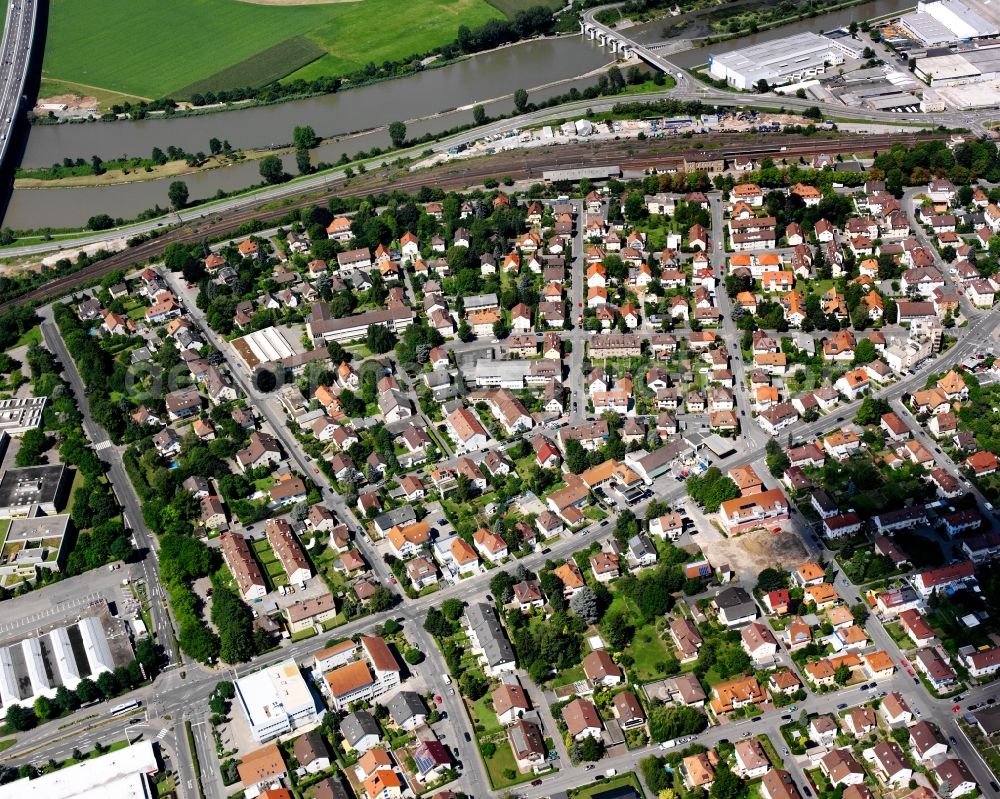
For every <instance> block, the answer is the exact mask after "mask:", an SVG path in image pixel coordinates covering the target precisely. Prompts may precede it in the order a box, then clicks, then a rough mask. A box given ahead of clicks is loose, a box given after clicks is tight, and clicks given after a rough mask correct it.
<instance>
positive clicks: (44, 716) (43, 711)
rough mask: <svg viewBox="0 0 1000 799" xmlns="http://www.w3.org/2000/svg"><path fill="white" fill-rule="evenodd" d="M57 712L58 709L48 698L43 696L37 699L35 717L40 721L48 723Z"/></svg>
mask: <svg viewBox="0 0 1000 799" xmlns="http://www.w3.org/2000/svg"><path fill="white" fill-rule="evenodd" d="M55 712H56V708H55V706H54V705H53V704H52V700H51V699H49V698H48V697H47V696H44V695H43V696H39V697H38V698H37V699H35V715H36V716H37V717H38V720H39V721H48V720H49V719H50V718H52V717H53V716H54V715H55Z"/></svg>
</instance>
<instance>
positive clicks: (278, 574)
mask: <svg viewBox="0 0 1000 799" xmlns="http://www.w3.org/2000/svg"><path fill="white" fill-rule="evenodd" d="M251 546H252V547H253V551H254V554H255V555H256V556H257V560H258V562H259V563H260V565H261V567H262V568H263V569H264V573H265V574H266V575H267V578H268V581H269V582H270V583H271V587H272V588H277V587H278V586H279V585H288V576H287V575H286V574H285V569H284V568H283V567H282V565H281V562H280V561H279V560H278V556H277V555H275V554H274V550H273V549H271V545H270V544H268V543H267V539H266V538H258V539H257V540H256V541H254V542H253V544H252V545H251Z"/></svg>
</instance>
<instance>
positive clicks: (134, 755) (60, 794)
mask: <svg viewBox="0 0 1000 799" xmlns="http://www.w3.org/2000/svg"><path fill="white" fill-rule="evenodd" d="M160 767H161V763H160V760H159V759H158V758H157V755H156V748H155V747H154V746H153V742H152V741H138V742H135V743H133V744H132V745H131V746H126V747H125V748H124V749H118V750H117V751H114V752H108V753H107V754H105V755H101V756H100V757H94V758H88V759H86V760H84V761H83V762H81V763H75V764H73V765H72V766H67V767H66V768H61V769H59V770H58V771H52V772H50V773H48V774H43V775H41V776H38V777H35V778H31V779H29V778H28V777H25V778H23V779H20V780H16V781H14V782H10V783H7V784H6V785H2V786H0V799H152V797H154V796H156V795H157V792H156V790H155V789H154V788H153V786H152V783H151V781H150V777H151V776H152V775H154V774H156V773H157V772H158V771H160Z"/></svg>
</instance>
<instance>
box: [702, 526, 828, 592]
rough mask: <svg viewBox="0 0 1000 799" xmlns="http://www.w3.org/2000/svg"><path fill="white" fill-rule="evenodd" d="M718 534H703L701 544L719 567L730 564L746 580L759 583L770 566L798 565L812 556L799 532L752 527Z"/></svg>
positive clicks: (742, 579)
mask: <svg viewBox="0 0 1000 799" xmlns="http://www.w3.org/2000/svg"><path fill="white" fill-rule="evenodd" d="M712 533H714V535H712V534H709V535H705V534H704V533H702V535H701V536H700V537H699V538H700V540H699V541H698V544H699V545H700V546H701V549H702V551H703V552H704V553H705V554H706V556H708V557H709V559H710V560H711V562H712V565H713V566H715V567H719V566H722V565H724V564H727V563H728V564H729V567H730V568H731V569H732V570H733V571H735V572H736V573H737V574H738V575H739V578H740V580H741V581H742V582H746V583H750V584H751V585H752V584H754V583H756V581H757V575H758V574H760V573H761V572H762V571H763V570H764V569H767V568H779V569H780V568H784V569H787V568H789V567H792V566H797V565H798V564H800V563H802V562H803V561H805V560H808V559H809V554H808V550H807V549H806V547H805V545H804V544H803V543H802V539H801V538H799V536H798V534H797V533H794V532H788V531H784V532H781V533H772V532H771V531H770V530H766V529H765V530H752V531H750V532H748V533H743V534H742V535H738V536H734V537H732V538H724V537H722V536H721V535H719V534H718V532H717V531H716V530H714V529H713V530H712Z"/></svg>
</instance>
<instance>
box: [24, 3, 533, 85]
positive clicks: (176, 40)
mask: <svg viewBox="0 0 1000 799" xmlns="http://www.w3.org/2000/svg"><path fill="white" fill-rule="evenodd" d="M497 5H511V6H512V7H515V10H517V9H516V6H518V5H519V0H497ZM502 16H503V14H502V13H501V11H500V10H498V9H497V8H496V7H494V6H493V5H491V4H489V3H488V2H487V0H407V2H406V3H400V2H399V0H354V2H350V1H348V2H338V1H337V0H334V1H333V2H330V3H310V4H307V5H294V0H288V4H281V5H279V4H273V0H272V4H268V5H259V4H255V3H253V2H243V1H242V0H171V2H169V3H167V2H162V0H90V1H89V2H86V1H85V0H52V3H51V8H50V12H49V29H48V37H47V40H46V48H45V59H44V62H43V66H42V74H43V77H44V78H45V79H47V80H50V81H53V82H65V83H72V84H75V85H76V86H77V87H79V90H80V91H87V90H88V89H96V90H100V91H104V92H115V93H120V94H127V95H132V96H135V97H144V98H156V97H165V96H169V95H171V94H175V93H177V94H178V96H181V95H180V94H179V92H180V91H181V90H183V89H185V88H187V87H190V86H192V85H198V86H200V87H202V90H204V89H205V87H208V88H215V89H220V88H232V87H233V86H232V81H234V80H236V81H237V82H238V84H239V85H242V86H245V85H247V84H248V83H253V82H258V83H263V82H267V81H270V80H274V79H275V78H276V77H282V76H284V75H287V74H288V73H290V72H295V74H296V75H300V76H308V77H315V76H317V75H324V74H325V75H334V74H342V73H345V72H350V71H352V70H355V69H359V68H361V67H363V66H364V65H365V64H367V63H368V62H371V61H374V62H375V63H381V62H382V61H385V60H395V59H399V58H405V57H406V56H408V55H411V54H413V53H418V52H423V51H426V50H428V49H430V48H432V47H436V46H438V45H441V44H444V43H445V42H448V41H451V40H452V39H454V38H455V35H456V32H457V30H458V27H459V26H460V25H469V26H470V27H475V26H477V25H481V24H483V23H484V22H486V21H487V20H489V19H499V18H501V17H502ZM258 55H261V56H262V58H261V59H260V63H255V57H256V56H258ZM307 62H311V63H308V65H306V64H307ZM213 78H214V79H215V82H213V80H212V79H213ZM226 83H228V84H229V85H228V86H227V85H226Z"/></svg>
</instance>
